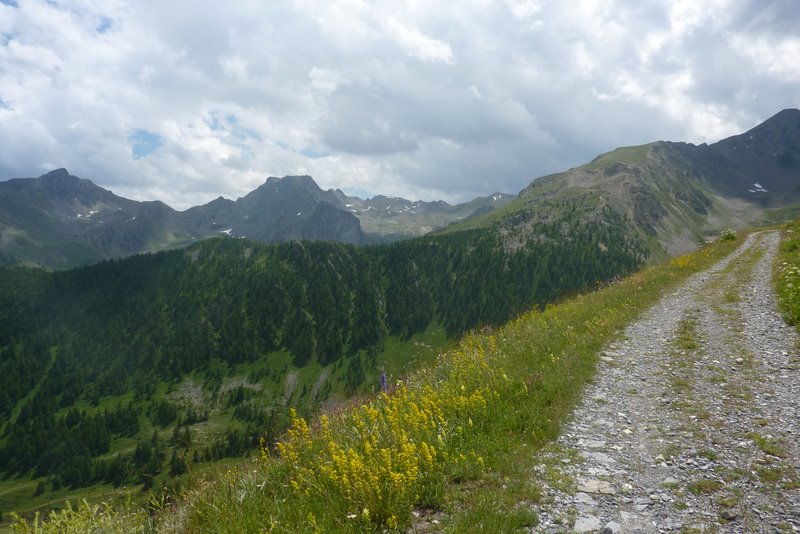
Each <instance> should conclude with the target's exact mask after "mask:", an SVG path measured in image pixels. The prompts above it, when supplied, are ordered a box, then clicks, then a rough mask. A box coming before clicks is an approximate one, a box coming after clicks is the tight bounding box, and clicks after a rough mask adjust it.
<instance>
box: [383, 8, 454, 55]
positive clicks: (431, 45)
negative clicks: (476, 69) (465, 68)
mask: <svg viewBox="0 0 800 534" xmlns="http://www.w3.org/2000/svg"><path fill="white" fill-rule="evenodd" d="M386 31H387V33H388V35H389V37H390V38H391V39H392V40H393V41H394V42H395V43H396V44H397V46H399V47H400V48H401V49H403V50H404V51H405V53H406V54H408V55H409V56H411V57H415V58H417V59H421V60H422V61H426V62H430V63H447V64H449V65H450V64H452V63H453V61H454V58H453V51H452V50H451V49H450V45H449V44H447V43H445V42H443V41H440V40H439V39H435V38H433V37H429V36H428V35H425V34H424V33H422V32H421V31H419V30H418V29H417V28H414V27H409V26H406V25H405V24H403V23H402V22H400V21H399V20H397V19H396V18H394V17H392V18H390V19H389V20H388V22H387V23H386Z"/></svg>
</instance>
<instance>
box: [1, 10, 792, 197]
mask: <svg viewBox="0 0 800 534" xmlns="http://www.w3.org/2000/svg"><path fill="white" fill-rule="evenodd" d="M795 4H796V0H766V1H758V0H749V1H743V0H718V1H716V2H714V3H703V2H694V3H691V2H683V3H678V2H677V0H676V1H666V2H665V1H662V0H648V1H635V0H612V1H609V2H602V3H599V2H598V3H591V2H580V3H564V2H542V5H541V9H530V10H527V11H526V10H524V9H523V10H520V9H518V10H517V11H516V13H515V12H514V10H512V9H509V8H507V7H506V6H505V4H503V3H500V2H497V3H492V2H489V3H487V2H483V1H479V0H464V2H462V3H459V5H458V7H457V9H456V8H453V9H448V8H447V7H446V5H444V4H442V3H441V2H433V1H424V0H423V1H421V2H416V3H415V4H414V5H413V8H408V9H404V10H402V11H400V10H397V9H396V7H395V6H396V4H394V3H392V2H388V1H382V0H377V1H375V2H369V3H359V2H348V1H346V0H337V1H333V2H317V1H315V0H295V1H291V2H289V1H285V2H284V1H276V2H266V3H258V2H252V3H241V2H236V3H229V4H220V3H210V2H200V3H198V2H194V1H189V0H174V1H171V2H166V3H165V2H156V1H155V0H148V1H143V2H124V1H122V2H115V3H107V4H106V3H98V4H86V3H85V2H80V1H78V0H66V1H65V2H61V3H60V6H61V7H58V8H57V7H55V6H53V5H51V4H49V3H47V2H45V1H44V0H42V1H39V0H30V1H29V2H25V3H21V4H20V6H19V7H16V8H7V7H6V6H0V9H4V14H6V13H11V15H10V16H8V17H6V16H3V17H0V35H14V36H15V37H14V39H13V40H10V41H9V40H7V39H4V40H0V43H3V44H0V98H1V99H2V102H3V103H4V105H3V106H0V139H3V143H2V145H1V146H0V178H10V177H13V176H35V175H38V174H41V173H42V172H44V171H46V170H49V169H47V168H46V167H47V166H48V165H52V166H66V167H67V168H69V169H70V170H71V171H72V172H74V173H75V174H78V175H80V176H83V177H86V178H91V179H94V180H95V181H97V182H98V183H100V184H101V185H104V186H107V187H111V188H113V189H114V190H115V191H117V192H124V193H125V194H127V195H130V196H133V197H135V198H156V197H158V198H162V199H163V200H165V201H166V202H167V203H169V204H171V205H174V206H176V207H179V208H183V207H187V206H189V205H191V204H194V203H199V202H205V201H208V200H211V199H212V198H215V197H216V196H218V195H220V194H222V195H225V196H228V197H232V198H235V197H236V196H240V195H242V194H244V193H246V192H247V191H248V190H250V189H252V188H254V187H256V186H258V185H259V184H260V183H262V182H263V180H264V178H265V177H266V176H267V175H284V174H296V173H304V172H310V173H312V174H313V175H314V176H315V177H316V178H317V179H318V180H320V182H323V185H325V186H328V187H341V188H342V189H344V190H345V191H351V190H352V191H361V192H365V193H367V194H377V193H389V194H403V195H404V196H410V197H415V198H427V199H431V198H433V197H434V196H438V197H442V198H444V199H446V200H463V199H465V198H468V197H470V196H474V195H477V194H488V193H490V192H493V191H495V190H503V191H509V192H516V191H519V190H520V189H522V188H523V187H525V186H526V185H527V184H528V182H529V181H530V180H531V179H533V178H535V177H537V176H540V175H543V174H547V173H551V172H556V171H560V170H564V169H566V168H568V167H571V166H575V165H578V164H580V163H583V162H586V161H588V160H589V159H591V158H592V157H594V156H595V155H597V154H598V153H599V152H605V151H608V150H612V149H613V148H615V147H616V146H622V145H631V144H641V143H645V142H649V141H653V140H657V139H674V140H688V141H694V142H702V141H707V140H714V138H715V137H719V136H725V135H730V134H733V133H737V131H739V129H743V128H747V127H750V126H753V125H754V124H755V123H756V122H758V121H760V120H764V119H766V118H767V117H769V116H770V115H772V114H773V113H775V112H777V111H778V110H779V109H782V108H786V107H798V106H800V96H798V95H800V63H797V62H800V60H798V59H796V58H794V59H793V58H792V54H791V51H792V50H794V49H793V48H792V47H793V46H797V45H795V44H792V43H793V42H794V41H792V39H794V40H796V39H797V37H796V27H797V26H798V25H799V24H798V23H800V19H799V17H800V10H798V9H797V7H796V6H795ZM714 5H716V6H721V7H719V8H717V10H718V11H717V12H715V11H713V9H712V8H711V7H709V6H714ZM676 17H677V19H676ZM104 21H105V22H104ZM108 21H111V24H110V26H109V25H108ZM100 26H106V27H105V28H104V30H105V31H103V32H98V31H97V29H98V27H100ZM747 43H756V44H757V46H758V49H757V51H754V50H756V49H753V50H749V49H748V47H747V46H746V45H747ZM781 47H782V48H781ZM759 54H760V55H759ZM776 58H780V61H784V63H780V61H778V60H777V59H776ZM784 58H785V59H784ZM792 61H795V62H796V63H792ZM312 73H316V74H315V76H316V81H315V77H314V76H312ZM227 117H232V118H233V120H232V121H228V120H227ZM215 121H216V122H215ZM136 130H146V131H148V132H152V133H153V134H154V135H157V136H158V137H159V138H160V139H161V140H163V144H162V145H161V146H159V147H158V149H157V150H155V151H154V152H153V153H151V154H147V155H143V156H142V157H140V158H139V159H134V158H133V156H132V153H131V149H130V140H129V139H128V136H129V133H130V132H131V131H136Z"/></svg>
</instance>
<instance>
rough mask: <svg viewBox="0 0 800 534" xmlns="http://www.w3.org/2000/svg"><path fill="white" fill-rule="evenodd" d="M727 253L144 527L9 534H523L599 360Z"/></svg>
mask: <svg viewBox="0 0 800 534" xmlns="http://www.w3.org/2000/svg"><path fill="white" fill-rule="evenodd" d="M739 242H740V241H739V240H738V239H731V238H729V237H726V239H722V240H719V241H718V242H716V243H714V244H711V245H708V246H705V247H703V248H701V249H700V250H699V251H697V252H695V253H692V254H688V255H685V256H681V257H679V258H675V259H673V260H672V261H670V262H669V263H667V264H664V265H660V266H656V267H651V268H648V269H645V270H643V271H640V272H638V273H636V274H634V275H632V276H630V277H628V278H626V279H624V280H622V281H619V282H616V283H613V284H611V285H609V286H607V287H604V288H602V289H599V290H598V291H595V292H592V293H588V294H584V295H579V296H577V297H574V298H571V299H569V300H565V301H563V302H561V303H558V304H555V305H549V306H547V307H546V308H545V309H544V310H542V311H539V310H534V311H531V312H528V313H525V314H523V315H522V316H520V317H519V318H517V319H515V320H513V321H511V322H510V323H508V324H507V325H505V326H503V327H501V328H498V329H496V330H490V329H484V330H480V331H477V332H474V333H472V334H470V335H467V336H465V337H464V338H463V339H462V341H461V342H460V343H459V344H458V345H457V346H456V347H454V348H453V349H452V350H450V351H448V352H445V353H444V354H442V355H441V356H440V357H439V359H438V361H437V362H436V363H435V364H434V365H433V366H431V367H429V368H427V369H423V370H421V371H419V372H416V373H414V374H412V375H411V376H409V377H408V379H407V380H405V381H402V382H396V383H394V384H389V385H388V386H387V392H386V393H382V394H379V395H377V396H375V397H373V398H364V399H362V400H357V401H353V402H352V403H351V404H350V405H348V406H347V407H344V408H339V409H338V410H336V411H334V412H332V413H326V414H323V415H321V416H319V417H318V418H315V419H313V420H312V421H311V422H308V421H306V419H304V418H301V417H298V416H296V415H294V416H293V417H292V423H291V426H290V429H289V430H288V432H287V433H286V434H285V435H284V437H283V438H282V439H281V441H280V442H279V443H278V445H277V447H276V448H274V449H273V448H269V447H267V446H264V447H262V451H261V454H259V455H258V457H257V458H253V459H252V460H251V461H248V462H246V463H243V464H241V465H239V466H236V467H231V468H228V469H226V470H224V471H220V472H216V473H213V474H209V475H208V476H207V477H205V478H203V479H200V480H197V481H195V482H194V483H193V484H192V486H191V487H190V489H189V490H187V491H186V492H185V493H184V494H183V496H182V498H180V499H178V500H177V501H176V502H160V503H151V509H153V510H154V511H155V512H156V518H157V519H156V520H154V521H153V520H151V519H150V517H151V516H150V515H148V514H142V513H141V512H138V511H135V510H130V509H126V508H125V507H119V508H117V509H113V508H111V507H98V508H92V507H91V506H90V505H83V506H82V507H81V506H78V509H77V511H75V510H72V509H68V510H67V511H62V512H53V514H52V515H53V517H52V519H51V521H50V522H44V523H42V522H41V521H39V522H38V523H37V522H34V523H30V522H26V521H24V520H21V519H19V520H17V521H16V523H15V524H14V526H13V528H14V531H16V532H71V531H76V532H77V531H80V530H81V529H80V527H79V526H77V525H78V522H79V520H78V519H75V520H74V522H75V526H76V527H75V528H72V527H71V526H66V527H65V526H64V524H65V522H66V523H67V524H69V521H70V520H69V516H70V514H72V515H73V516H75V517H80V518H85V517H102V518H104V519H103V521H106V522H107V523H108V524H109V525H112V524H124V525H125V528H124V529H123V530H125V531H127V532H134V531H137V530H138V531H141V532H147V531H161V532H172V531H180V532H263V531H273V532H331V531H336V532H375V531H382V530H385V529H389V530H403V529H405V528H407V527H408V526H410V525H411V524H413V523H415V522H416V523H419V522H421V521H436V522H440V523H441V525H442V526H444V527H445V528H448V529H451V530H453V531H458V530H459V529H461V528H462V527H464V526H465V525H469V527H470V530H472V531H478V532H497V531H513V530H515V529H517V528H521V527H529V526H533V525H535V524H536V517H535V515H534V514H533V513H532V512H530V511H529V507H527V506H526V503H532V502H535V501H536V500H537V499H538V498H539V494H538V488H537V485H536V481H535V477H534V476H533V473H534V471H533V465H532V464H533V452H534V451H536V450H537V449H539V448H541V447H542V446H544V445H546V444H547V443H548V442H550V441H551V440H552V439H553V438H555V437H556V436H557V433H558V430H559V428H560V426H561V424H562V422H563V421H564V420H565V418H566V417H567V416H568V414H569V413H570V411H571V409H572V408H573V407H574V405H575V403H576V401H577V400H578V399H579V397H580V394H581V391H582V388H583V385H584V384H585V383H586V382H587V381H588V380H590V379H591V377H592V375H593V372H594V369H595V364H596V360H597V357H598V353H599V351H600V350H601V349H602V347H603V346H604V345H606V344H607V343H608V342H610V341H611V340H613V339H615V338H616V337H618V336H619V335H620V332H621V331H622V329H623V328H624V327H625V326H626V325H627V324H628V323H629V322H630V321H631V320H633V319H634V318H635V317H637V316H638V315H639V314H640V313H641V312H643V311H644V310H645V309H646V308H647V307H649V306H650V305H651V304H653V303H654V302H655V301H656V300H657V299H658V298H659V297H660V296H661V295H662V294H663V293H664V292H666V291H668V290H669V289H670V288H672V287H674V286H675V285H676V284H678V283H679V282H681V281H682V280H684V279H685V278H686V277H687V276H689V275H690V274H692V273H694V272H697V271H699V270H702V269H704V268H707V267H709V266H711V265H712V264H713V263H714V262H716V261H718V260H719V259H721V258H722V257H724V256H725V255H726V254H729V253H730V252H731V251H732V250H733V249H734V248H735V247H736V246H738V244H739ZM542 476H546V473H545V474H544V475H542ZM81 521H83V519H81ZM151 521H152V522H151ZM59 522H60V523H59ZM51 525H52V527H51ZM55 525H58V527H57V528H56V527H55ZM52 528H56V530H51V529H52ZM104 528H105V527H104ZM108 529H110V530H115V528H114V527H108Z"/></svg>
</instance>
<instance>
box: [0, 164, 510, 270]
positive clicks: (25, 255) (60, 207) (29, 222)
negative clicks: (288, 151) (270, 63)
mask: <svg viewBox="0 0 800 534" xmlns="http://www.w3.org/2000/svg"><path fill="white" fill-rule="evenodd" d="M513 198H514V196H513V195H509V194H503V193H495V194H493V195H491V196H489V197H482V198H476V199H475V200H473V201H471V202H468V203H464V204H458V205H455V206H453V205H450V204H448V203H446V202H443V201H435V202H423V201H416V202H412V201H409V200H405V199H401V198H396V197H386V196H382V195H378V196H376V197H374V198H372V199H367V200H362V199H360V198H357V197H350V196H347V195H345V194H344V193H343V192H342V191H340V190H333V189H330V190H327V191H323V190H322V189H320V187H319V186H318V185H317V184H316V182H314V180H313V179H312V178H311V177H310V176H286V177H283V178H275V177H270V178H268V179H267V180H266V182H265V183H264V184H263V185H261V186H260V187H258V188H257V189H255V190H254V191H252V192H250V193H249V194H247V195H246V196H244V197H242V198H239V199H237V200H235V201H233V200H229V199H225V198H223V197H219V198H217V199H216V200H213V201H211V202H209V203H208V204H204V205H202V206H195V207H193V208H190V209H188V210H186V211H183V212H180V211H176V210H174V209H172V208H171V207H169V206H167V205H166V204H164V203H163V202H159V201H151V202H138V201H134V200H129V199H126V198H122V197H119V196H117V195H115V194H114V193H112V192H111V191H108V190H106V189H103V188H101V187H99V186H97V185H95V184H94V183H93V182H91V181H90V180H86V179H81V178H78V177H76V176H73V175H71V174H69V172H68V171H67V170H66V169H56V170H54V171H51V172H49V173H47V174H44V175H42V176H40V177H38V178H22V179H19V178H17V179H12V180H8V181H5V182H0V264H24V265H31V266H43V267H48V268H65V267H72V266H76V265H82V264H86V263H92V262H96V261H100V260H102V259H106V258H112V257H125V256H130V255H132V254H136V253H141V252H152V251H158V250H163V249H167V248H174V247H180V246H185V245H188V244H190V243H192V242H194V241H198V240H202V239H206V238H209V237H219V236H231V237H247V238H250V239H253V240H256V241H261V242H265V243H273V242H281V241H291V240H316V241H335V242H341V243H350V244H374V243H381V242H389V241H394V240H398V239H406V238H410V237H415V236H419V235H422V234H424V233H426V232H429V231H431V230H434V229H436V228H440V227H442V226H445V225H447V224H450V223H452V222H455V221H458V220H462V219H465V218H469V217H472V216H475V215H477V214H480V213H484V212H488V211H492V210H493V209H495V208H497V207H502V206H504V205H505V204H506V203H508V202H510V201H511V200H512V199H513Z"/></svg>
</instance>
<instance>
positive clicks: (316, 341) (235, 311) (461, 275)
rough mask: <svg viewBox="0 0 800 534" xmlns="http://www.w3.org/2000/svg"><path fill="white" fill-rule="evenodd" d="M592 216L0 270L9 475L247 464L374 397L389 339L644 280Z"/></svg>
mask: <svg viewBox="0 0 800 534" xmlns="http://www.w3.org/2000/svg"><path fill="white" fill-rule="evenodd" d="M593 217H595V218H594V219H593V220H592V221H591V222H590V221H586V220H584V219H583V218H582V213H581V211H580V210H579V209H574V207H573V208H570V207H569V206H565V208H564V209H563V210H562V212H561V215H560V216H559V217H553V218H551V220H549V221H540V222H537V223H536V226H535V228H534V230H535V231H533V232H530V234H531V235H535V236H536V237H535V239H528V240H527V241H526V242H524V243H513V244H512V243H510V242H509V241H508V238H507V237H503V236H502V235H501V234H500V233H499V232H497V231H495V230H496V229H491V228H484V229H475V230H471V231H466V232H458V233H452V234H448V235H443V236H436V237H428V238H420V239H416V240H411V241H405V242H398V243H394V244H391V245H383V246H377V247H357V246H351V245H343V244H334V243H323V242H293V243H284V244H279V245H265V244H260V243H256V242H252V241H248V240H244V239H234V238H220V239H214V240H210V241H206V242H202V243H198V244H196V245H194V246H192V247H190V248H188V249H185V250H176V251H169V252H161V253H157V254H146V255H140V256H135V257H131V258H128V259H124V260H113V261H104V262H102V263H99V264H96V265H93V266H88V267H83V268H79V269H74V270H70V271H61V272H52V273H49V272H45V271H41V270H35V269H28V268H5V269H3V270H0V299H2V302H0V314H2V316H1V317H0V336H1V337H0V421H2V437H0V469H2V470H3V471H5V472H6V473H8V474H14V475H17V476H30V477H32V479H37V478H38V480H39V486H40V487H39V488H37V492H41V491H49V490H51V489H58V488H60V487H62V486H65V485H66V486H71V487H79V486H85V485H91V484H96V483H101V482H108V483H112V484H114V485H117V486H118V485H122V484H139V483H142V484H144V485H145V487H148V486H149V485H150V484H152V483H153V480H155V479H158V480H164V479H165V477H168V476H174V475H180V474H181V473H183V472H184V471H185V470H186V469H187V466H188V465H191V464H197V463H201V462H204V461H207V460H215V459H219V458H221V457H224V456H229V455H239V454H241V453H243V452H245V451H247V450H251V449H252V448H253V447H254V446H255V445H257V443H258V439H259V438H260V437H266V438H267V440H272V439H273V438H274V437H275V435H276V434H277V432H279V431H281V430H282V429H283V428H284V427H285V425H286V423H287V417H286V414H287V412H288V409H289V408H290V407H293V406H294V407H297V408H298V409H299V410H300V412H301V413H307V412H309V411H311V410H314V409H317V408H318V407H319V406H320V405H321V403H322V402H324V401H325V399H326V398H329V397H331V396H334V397H338V398H344V397H345V396H347V395H348V394H352V393H354V392H357V391H364V390H368V389H370V388H372V387H374V384H370V385H368V386H365V384H364V380H365V377H366V376H367V375H369V373H374V371H375V366H376V363H375V362H376V357H377V356H379V355H380V354H381V353H382V351H384V349H385V345H386V343H387V340H389V339H401V340H402V339H410V338H413V336H415V335H417V334H420V333H423V332H425V331H426V330H428V329H430V328H433V327H443V328H444V329H445V330H446V332H447V334H448V336H449V337H451V338H452V337H455V336H458V335H459V334H460V333H462V332H464V331H465V330H467V329H471V328H474V327H477V326H480V325H498V324H501V323H503V322H505V321H507V320H508V319H509V318H511V317H512V316H514V315H515V314H518V313H520V312H521V311H523V310H525V309H528V308H530V307H531V306H537V305H538V306H542V305H544V304H545V303H547V302H550V301H552V300H553V299H555V298H557V297H558V296H560V295H564V294H566V293H570V292H574V291H579V290H582V289H585V288H588V287H593V286H595V285H596V284H597V283H598V282H599V281H603V280H609V279H612V278H614V277H615V276H618V275H621V274H623V273H627V272H630V271H632V270H634V269H636V268H637V267H638V266H639V265H640V264H641V262H642V261H643V257H644V249H643V248H642V247H641V245H640V244H639V243H638V242H634V241H631V240H630V239H629V238H628V237H627V236H629V235H630V232H628V231H627V230H626V224H627V223H626V221H625V220H623V219H620V218H618V217H617V216H616V215H615V214H614V213H613V212H611V211H605V212H603V213H602V217H600V218H596V216H595V215H593ZM512 245H513V246H512ZM309 366H316V367H315V368H318V369H321V371H320V372H319V373H318V374H316V375H314V379H313V380H310V381H307V382H305V383H304V384H303V386H302V388H301V387H300V382H298V380H301V381H302V377H303V376H304V375H303V370H304V369H307V368H309ZM370 376H374V374H372V375H370ZM298 377H299V378H298ZM187 391H188V393H187Z"/></svg>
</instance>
